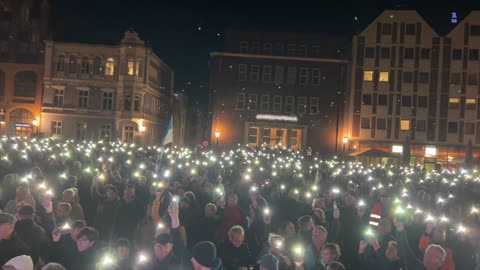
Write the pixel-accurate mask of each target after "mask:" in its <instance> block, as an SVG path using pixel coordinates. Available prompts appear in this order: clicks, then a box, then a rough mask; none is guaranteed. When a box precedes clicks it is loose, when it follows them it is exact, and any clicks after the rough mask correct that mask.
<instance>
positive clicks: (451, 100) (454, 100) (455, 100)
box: [448, 98, 460, 109]
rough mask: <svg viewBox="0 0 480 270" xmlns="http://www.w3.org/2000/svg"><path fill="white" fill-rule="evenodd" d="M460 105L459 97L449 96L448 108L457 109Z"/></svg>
mask: <svg viewBox="0 0 480 270" xmlns="http://www.w3.org/2000/svg"><path fill="white" fill-rule="evenodd" d="M459 107H460V98H449V99H448V108H449V109H458V108H459Z"/></svg>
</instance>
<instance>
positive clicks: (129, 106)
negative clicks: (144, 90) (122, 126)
mask: <svg viewBox="0 0 480 270" xmlns="http://www.w3.org/2000/svg"><path fill="white" fill-rule="evenodd" d="M123 109H124V110H125V111H130V110H131V109H132V97H131V96H125V103H124V106H123Z"/></svg>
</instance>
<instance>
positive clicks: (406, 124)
mask: <svg viewBox="0 0 480 270" xmlns="http://www.w3.org/2000/svg"><path fill="white" fill-rule="evenodd" d="M400 130H410V120H401V121H400Z"/></svg>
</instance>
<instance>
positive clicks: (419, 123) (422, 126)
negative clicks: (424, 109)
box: [415, 120, 427, 132]
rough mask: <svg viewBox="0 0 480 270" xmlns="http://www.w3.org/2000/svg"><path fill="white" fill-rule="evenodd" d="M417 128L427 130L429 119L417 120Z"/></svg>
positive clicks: (421, 130) (420, 130)
mask: <svg viewBox="0 0 480 270" xmlns="http://www.w3.org/2000/svg"><path fill="white" fill-rule="evenodd" d="M415 129H416V130H417V131H419V132H423V131H425V130H427V121H426V120H417V126H416V127H415Z"/></svg>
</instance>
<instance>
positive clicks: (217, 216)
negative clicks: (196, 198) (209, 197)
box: [191, 203, 223, 243]
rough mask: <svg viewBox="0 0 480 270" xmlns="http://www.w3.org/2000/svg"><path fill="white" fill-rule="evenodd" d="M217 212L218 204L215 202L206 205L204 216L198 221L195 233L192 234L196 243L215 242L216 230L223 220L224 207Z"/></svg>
mask: <svg viewBox="0 0 480 270" xmlns="http://www.w3.org/2000/svg"><path fill="white" fill-rule="evenodd" d="M219 212H220V213H217V206H216V205H215V204H213V203H208V204H207V205H205V209H204V216H203V217H202V218H200V220H198V221H197V226H196V227H195V230H194V233H193V234H191V237H192V238H193V242H194V243H199V242H205V241H208V242H213V243H215V242H216V241H215V232H216V231H217V227H218V226H219V225H220V224H221V223H222V222H223V209H222V208H220V211H219Z"/></svg>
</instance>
